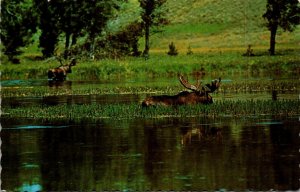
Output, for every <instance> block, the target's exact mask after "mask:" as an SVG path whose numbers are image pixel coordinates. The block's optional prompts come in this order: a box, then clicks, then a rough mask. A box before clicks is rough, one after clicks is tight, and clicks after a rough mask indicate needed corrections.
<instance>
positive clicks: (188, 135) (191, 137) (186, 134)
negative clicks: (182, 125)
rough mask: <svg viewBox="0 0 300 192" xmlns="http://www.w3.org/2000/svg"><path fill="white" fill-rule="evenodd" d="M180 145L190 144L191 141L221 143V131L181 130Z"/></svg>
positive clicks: (205, 129)
mask: <svg viewBox="0 0 300 192" xmlns="http://www.w3.org/2000/svg"><path fill="white" fill-rule="evenodd" d="M181 131H182V137H181V145H183V146H184V145H188V144H191V143H192V141H198V142H200V141H210V140H214V141H218V142H222V138H223V137H222V130H221V129H220V128H216V127H211V128H207V127H198V128H192V129H188V130H186V129H182V130H181Z"/></svg>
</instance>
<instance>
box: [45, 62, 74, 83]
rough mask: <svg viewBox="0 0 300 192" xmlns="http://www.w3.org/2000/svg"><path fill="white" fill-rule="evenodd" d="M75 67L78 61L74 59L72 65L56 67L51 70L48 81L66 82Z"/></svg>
mask: <svg viewBox="0 0 300 192" xmlns="http://www.w3.org/2000/svg"><path fill="white" fill-rule="evenodd" d="M60 62H61V61H60ZM61 64H62V63H61ZM75 65H76V59H72V60H71V62H70V64H67V65H61V66H59V67H56V68H54V69H49V71H48V79H49V80H53V81H64V80H66V77H67V74H68V73H71V72H72V69H71V68H72V67H73V66H75Z"/></svg>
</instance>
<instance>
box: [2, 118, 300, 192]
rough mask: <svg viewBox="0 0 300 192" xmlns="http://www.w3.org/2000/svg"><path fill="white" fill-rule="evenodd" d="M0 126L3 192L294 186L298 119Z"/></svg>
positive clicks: (11, 123)
mask: <svg viewBox="0 0 300 192" xmlns="http://www.w3.org/2000/svg"><path fill="white" fill-rule="evenodd" d="M266 122H270V123H266ZM1 123H2V127H3V130H2V131H1V139H2V155H3V156H2V168H3V170H2V175H1V178H2V188H3V189H6V190H17V191H34V190H43V191H50V190H54V191H63V190H77V191H78V190H81V191H91V190H97V191H99V190H139V191H144V190H146V189H149V190H170V189H172V190H217V189H227V190H236V191H237V190H270V189H277V190H296V189H298V188H299V182H298V179H299V177H300V174H299V171H298V162H299V160H300V159H299V155H298V146H299V139H298V132H299V129H298V127H299V125H300V123H299V121H298V118H296V117H295V118H291V119H282V118H281V119H276V118H275V117H270V118H265V119H250V120H249V119H248V120H247V121H245V120H241V119H204V118H189V119H180V118H179V119H178V118H166V119H146V120H142V119H136V120H122V121H111V120H100V121H93V122H86V121H84V120H82V121H80V122H74V121H68V122H65V121H58V122H48V121H41V120H32V119H23V120H21V119H18V120H15V119H14V120H12V119H2V122H1ZM28 125H30V126H31V127H38V128H36V129H35V128H32V129H27V128H26V127H27V126H28ZM51 126H52V127H51ZM55 127H58V128H59V129H55Z"/></svg>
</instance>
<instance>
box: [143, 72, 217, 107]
mask: <svg viewBox="0 0 300 192" xmlns="http://www.w3.org/2000/svg"><path fill="white" fill-rule="evenodd" d="M178 78H179V81H180V83H181V84H182V85H183V86H184V87H185V88H187V89H189V90H191V91H192V92H188V91H183V92H180V93H179V94H177V95H172V96H170V95H159V96H150V97H147V98H146V99H145V100H144V101H143V102H142V106H143V107H148V106H157V105H162V106H176V105H187V104H198V103H202V104H211V103H213V100H212V97H211V96H210V95H209V93H213V92H214V91H215V90H217V89H218V88H219V87H220V83H221V78H219V79H216V80H213V81H212V82H211V84H205V85H204V86H202V85H201V83H200V82H199V80H198V81H197V84H196V85H192V84H190V83H189V82H188V80H187V79H185V78H184V77H183V76H182V75H181V74H179V75H178Z"/></svg>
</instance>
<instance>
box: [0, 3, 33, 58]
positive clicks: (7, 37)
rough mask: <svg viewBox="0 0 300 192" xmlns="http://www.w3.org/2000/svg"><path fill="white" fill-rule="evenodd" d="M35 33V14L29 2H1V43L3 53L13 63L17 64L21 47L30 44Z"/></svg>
mask: <svg viewBox="0 0 300 192" xmlns="http://www.w3.org/2000/svg"><path fill="white" fill-rule="evenodd" d="M35 32H36V14H35V13H34V12H33V9H32V3H31V1H29V0H3V1H2V2H1V33H0V34H1V42H2V43H3V46H4V48H3V52H4V54H5V55H7V56H8V59H9V60H10V61H12V62H13V63H19V59H17V58H16V56H17V55H19V54H20V53H21V51H20V50H19V49H20V48H21V47H23V46H26V45H28V44H29V43H31V42H32V39H31V37H32V34H34V33H35Z"/></svg>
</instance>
